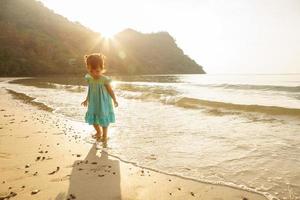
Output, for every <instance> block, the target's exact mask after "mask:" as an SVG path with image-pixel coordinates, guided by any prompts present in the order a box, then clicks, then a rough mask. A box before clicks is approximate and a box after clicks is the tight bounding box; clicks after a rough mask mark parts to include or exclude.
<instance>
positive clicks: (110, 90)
mask: <svg viewBox="0 0 300 200" xmlns="http://www.w3.org/2000/svg"><path fill="white" fill-rule="evenodd" d="M105 87H106V90H107V92H108V94H109V95H110V96H111V98H112V99H113V101H114V104H115V106H116V107H118V102H117V99H116V96H115V93H114V91H113V89H112V88H111V85H110V84H105Z"/></svg>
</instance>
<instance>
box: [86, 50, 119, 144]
mask: <svg viewBox="0 0 300 200" xmlns="http://www.w3.org/2000/svg"><path fill="white" fill-rule="evenodd" d="M84 58H85V63H86V68H87V71H88V73H87V74H86V75H85V79H86V80H87V82H88V94H87V97H86V99H85V100H84V101H83V102H82V103H81V105H83V106H88V110H87V112H86V114H85V122H87V123H89V124H90V125H92V124H93V126H94V128H95V130H96V131H97V133H96V134H95V135H93V137H94V138H96V139H97V140H99V139H101V141H103V142H105V141H106V140H107V129H108V125H109V124H110V123H113V122H115V114H114V109H113V105H112V100H113V102H114V105H115V107H117V106H118V102H117V100H116V97H115V94H114V92H113V90H112V88H111V85H110V82H111V79H110V78H109V77H107V76H104V75H103V73H104V56H103V55H102V54H97V53H94V54H90V55H85V56H84Z"/></svg>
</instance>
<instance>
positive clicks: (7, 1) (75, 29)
mask: <svg viewBox="0 0 300 200" xmlns="http://www.w3.org/2000/svg"><path fill="white" fill-rule="evenodd" d="M0 1H1V4H0V30H1V31H0V76H35V75H51V74H61V73H74V74H77V73H83V72H84V71H85V68H84V60H83V55H84V54H87V53H91V52H103V53H104V54H105V55H106V57H107V62H106V65H107V72H108V73H115V74H165V73H168V74H170V73H175V74H178V73H204V71H203V69H202V67H201V66H200V65H198V64H197V63H196V62H195V61H194V60H192V59H191V58H189V57H188V56H187V55H185V54H184V52H183V51H182V50H181V49H180V48H179V47H178V46H177V45H176V42H175V40H174V38H173V37H172V36H171V35H169V34H168V33H167V32H158V33H149V34H144V33H139V32H137V31H135V30H132V29H126V30H124V31H122V32H120V33H118V34H116V35H115V37H114V38H111V39H105V38H104V37H101V35H100V34H99V33H96V32H94V31H92V30H90V29H88V28H86V27H84V26H82V25H81V24H80V23H78V22H70V21H69V20H68V19H67V18H65V17H63V16H61V15H58V14H56V13H54V12H53V11H52V10H50V9H48V8H47V7H45V6H44V5H43V4H42V3H41V2H38V1H35V0H0ZM103 28H105V27H103Z"/></svg>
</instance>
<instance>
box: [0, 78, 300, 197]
mask: <svg viewBox="0 0 300 200" xmlns="http://www.w3.org/2000/svg"><path fill="white" fill-rule="evenodd" d="M112 78H113V80H114V81H113V83H112V84H113V87H114V89H115V93H116V95H117V97H118V99H119V100H118V101H119V107H118V108H116V109H115V112H116V123H114V124H112V125H111V132H110V140H109V144H108V150H109V152H110V153H111V154H114V155H116V156H118V157H120V158H122V159H123V160H127V161H129V162H132V163H136V164H138V165H140V166H145V167H149V168H153V169H156V170H160V171H163V172H167V173H171V174H176V175H180V176H184V177H190V178H193V179H197V180H201V181H205V182H210V183H216V184H224V185H230V186H233V187H238V188H242V189H247V190H252V191H257V192H259V193H262V194H264V195H265V196H266V197H268V198H269V199H272V198H275V199H277V198H278V199H300V74H286V75H263V74H258V75H220V74H219V75H207V74H205V75H147V76H112ZM0 84H1V85H2V86H3V87H6V88H8V89H11V90H14V91H16V92H19V93H24V94H26V95H28V96H30V97H32V98H34V101H37V102H40V103H43V104H45V105H47V106H49V107H50V108H53V109H54V113H55V114H58V115H61V116H64V117H67V118H70V119H72V120H74V121H78V123H81V124H83V122H84V114H85V112H86V108H84V107H81V106H80V103H81V102H82V101H83V100H84V98H85V97H86V93H87V84H86V82H85V81H84V78H83V77H67V78H66V77H55V78H53V77H48V78H27V79H19V80H15V81H13V83H10V82H7V81H4V82H1V83H0ZM83 134H84V133H83Z"/></svg>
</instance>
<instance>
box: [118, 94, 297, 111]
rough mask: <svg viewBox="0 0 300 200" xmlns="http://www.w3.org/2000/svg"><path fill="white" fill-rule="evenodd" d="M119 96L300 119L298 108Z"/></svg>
mask: <svg viewBox="0 0 300 200" xmlns="http://www.w3.org/2000/svg"><path fill="white" fill-rule="evenodd" d="M119 95H120V96H122V97H124V98H128V99H140V100H145V101H149V100H156V101H159V102H162V103H164V104H170V105H175V106H178V107H183V108H190V109H205V108H211V109H212V110H213V111H215V112H217V111H218V110H215V109H220V110H231V111H239V112H256V113H265V114H270V115H287V116H296V117H300V109H298V108H287V107H278V106H266V105H256V104H249V105H248V104H235V103H229V102H220V101H212V100H206V99H196V98H191V97H184V96H180V95H178V96H167V95H164V94H156V93H143V92H126V91H125V92H124V91H120V92H119Z"/></svg>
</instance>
